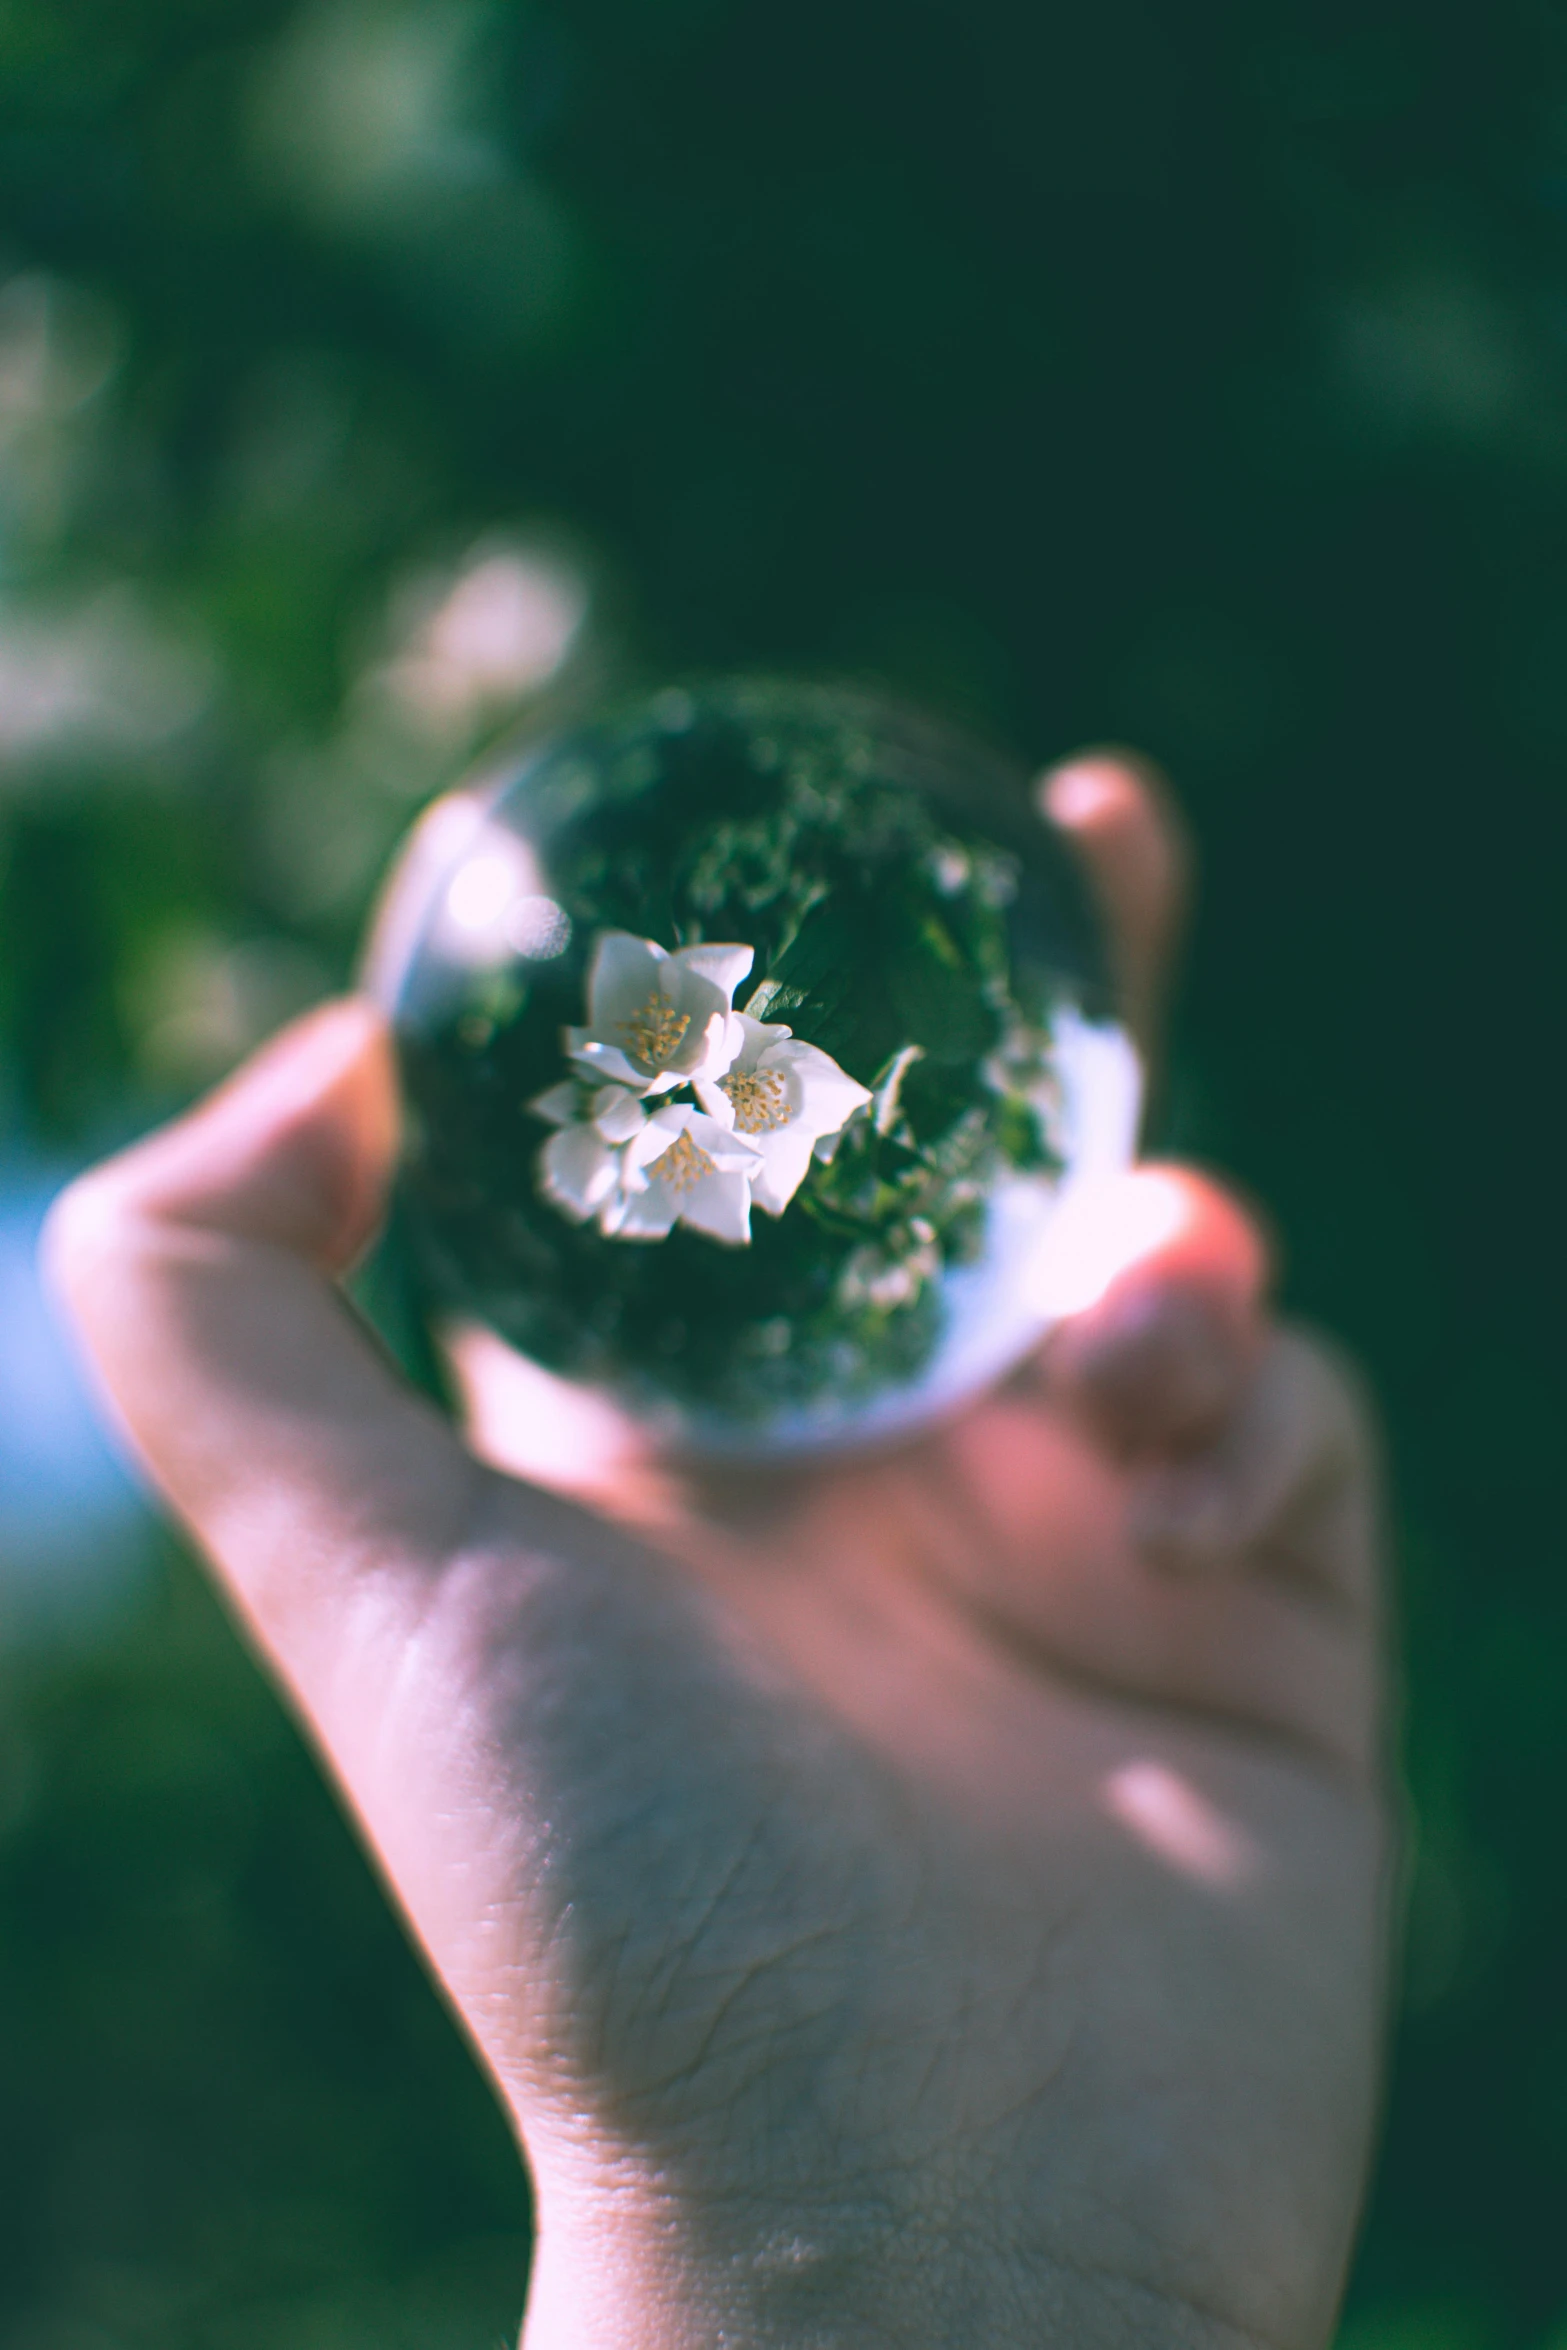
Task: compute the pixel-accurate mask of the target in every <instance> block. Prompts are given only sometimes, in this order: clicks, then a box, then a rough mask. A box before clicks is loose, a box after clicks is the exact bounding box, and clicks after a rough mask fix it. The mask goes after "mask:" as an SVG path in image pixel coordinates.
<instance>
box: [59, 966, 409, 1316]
mask: <svg viewBox="0 0 1567 2350" xmlns="http://www.w3.org/2000/svg"><path fill="white" fill-rule="evenodd" d="M396 1147H397V1089H396V1081H395V1074H394V1069H393V1061H392V1050H391V1041H390V1037H389V1034H388V1031H387V1026H386V1021H385V1018H384V1015H383V1014H382V1013H381V1012H380V1011H379V1009H378V1008H377V1007H376V1006H375V1005H374V1004H372V1003H371V1002H369V1001H368V999H366V998H365V997H362V996H347V997H342V998H339V999H336V1000H334V1001H333V1002H331V1003H327V1004H323V1005H320V1006H318V1007H317V1008H316V1009H315V1010H314V1011H311V1012H307V1013H306V1014H305V1015H304V1016H303V1017H302V1018H301V1019H299V1020H296V1021H294V1022H292V1023H291V1024H290V1026H289V1027H287V1028H285V1029H284V1030H282V1031H281V1033H280V1034H279V1035H277V1036H275V1037H273V1038H272V1039H271V1040H270V1041H269V1042H268V1043H267V1044H265V1045H263V1046H262V1048H261V1049H260V1051H259V1052H257V1053H255V1054H253V1055H252V1056H251V1058H250V1059H249V1060H248V1061H246V1062H244V1063H243V1064H242V1065H241V1066H240V1068H238V1069H237V1070H235V1071H234V1073H233V1074H232V1075H231V1076H230V1077H228V1078H226V1079H225V1080H224V1082H223V1083H222V1084H221V1085H220V1086H219V1087H218V1088H217V1089H216V1090H215V1091H214V1092H213V1093H211V1094H210V1095H208V1097H207V1098H206V1099H205V1100H204V1101H202V1102H200V1103H198V1104H197V1105H196V1107H195V1108H194V1109H193V1110H191V1111H189V1112H188V1113H187V1114H186V1115H185V1116H184V1117H182V1118H179V1119H176V1120H175V1121H174V1122H173V1123H172V1124H171V1125H169V1126H166V1127H163V1128H161V1129H160V1130H159V1131H158V1132H157V1133H155V1134H153V1135H150V1136H149V1137H147V1139H146V1140H145V1141H143V1142H140V1143H137V1144H135V1145H133V1147H132V1148H131V1149H129V1150H127V1151H124V1152H122V1153H120V1154H119V1156H118V1157H116V1158H114V1159H110V1160H108V1161H106V1162H105V1163H104V1164H103V1165H102V1166H100V1167H96V1168H92V1169H89V1171H88V1173H87V1174H86V1175H84V1176H82V1177H80V1178H79V1179H78V1180H77V1181H76V1182H75V1183H74V1184H72V1185H71V1186H70V1188H69V1189H68V1190H67V1191H66V1192H65V1193H63V1194H62V1195H61V1197H60V1199H59V1200H58V1201H57V1202H56V1203H55V1207H54V1210H53V1212H52V1213H51V1215H50V1217H49V1220H48V1224H47V1226H46V1229H45V1235H44V1256H45V1262H46V1266H47V1269H48V1271H49V1274H50V1277H51V1279H52V1280H53V1282H54V1284H55V1286H56V1287H57V1288H59V1289H60V1290H61V1291H62V1292H63V1293H64V1294H65V1295H66V1297H67V1298H69V1299H76V1298H79V1297H80V1295H81V1293H82V1291H83V1288H84V1285H87V1284H90V1282H91V1280H92V1277H93V1275H92V1268H93V1266H94V1265H95V1264H98V1263H100V1262H101V1261H102V1259H103V1257H104V1255H105V1252H106V1251H107V1252H109V1253H110V1254H112V1253H113V1252H114V1250H115V1249H116V1248H118V1247H120V1246H123V1245H124V1244H125V1242H126V1238H127V1235H128V1232H129V1230H130V1229H131V1228H134V1227H135V1226H137V1225H139V1224H140V1225H146V1224H161V1225H171V1224H181V1223H183V1224H188V1225H196V1226H201V1227H204V1228H206V1229H209V1230H217V1231H225V1230H226V1231H229V1232H232V1233H233V1234H235V1235H237V1236H242V1237H244V1238H246V1239H254V1240H266V1241H274V1242H277V1243H278V1244H280V1245H281V1246H284V1247H286V1248H289V1249H290V1250H292V1251H293V1252H294V1253H296V1254H298V1255H300V1256H302V1257H304V1258H306V1259H307V1260H309V1261H310V1262H311V1263H312V1264H315V1265H317V1266H318V1267H320V1268H321V1269H323V1270H325V1271H329V1272H334V1273H335V1272H340V1271H342V1270H343V1269H344V1268H345V1267H346V1266H347V1265H348V1264H350V1263H351V1262H352V1261H353V1259H354V1257H355V1256H356V1255H358V1253H359V1252H360V1250H361V1249H362V1248H363V1247H364V1246H365V1244H366V1242H367V1241H368V1240H369V1238H370V1236H371V1234H372V1232H373V1231H374V1229H375V1226H376V1224H377V1222H378V1221H379V1218H380V1215H381V1210H382V1204H383V1200H384V1195H385V1189H386V1183H387V1178H388V1175H389V1173H390V1169H391V1164H392V1160H393V1157H394V1155H395V1152H396Z"/></svg>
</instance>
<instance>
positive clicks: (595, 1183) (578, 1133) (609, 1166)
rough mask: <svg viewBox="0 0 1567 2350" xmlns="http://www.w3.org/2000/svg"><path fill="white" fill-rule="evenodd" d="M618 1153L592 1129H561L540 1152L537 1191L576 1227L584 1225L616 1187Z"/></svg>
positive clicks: (587, 1127)
mask: <svg viewBox="0 0 1567 2350" xmlns="http://www.w3.org/2000/svg"><path fill="white" fill-rule="evenodd" d="M618 1171H619V1161H618V1157H617V1154H616V1153H615V1152H614V1151H612V1150H611V1149H610V1148H609V1146H608V1144H607V1143H605V1142H603V1141H602V1140H601V1139H600V1137H599V1136H598V1135H597V1134H595V1133H594V1131H593V1129H592V1127H591V1126H563V1127H562V1128H561V1130H560V1132H559V1133H558V1134H552V1135H551V1136H550V1138H549V1141H548V1142H547V1143H546V1144H545V1145H544V1148H543V1150H542V1151H541V1152H540V1153H539V1189H540V1190H541V1191H542V1192H543V1194H544V1196H545V1198H546V1199H549V1200H553V1201H554V1203H555V1205H556V1207H558V1208H559V1209H560V1210H561V1213H562V1214H563V1215H567V1216H569V1217H570V1218H571V1219H572V1222H573V1223H575V1224H585V1223H586V1222H587V1220H588V1218H589V1217H590V1216H591V1215H592V1214H593V1212H594V1210H595V1209H596V1208H598V1207H599V1206H601V1205H602V1203H603V1202H604V1200H606V1199H607V1198H608V1197H609V1195H610V1193H611V1192H612V1191H613V1190H614V1188H615V1178H616V1175H617V1173H618Z"/></svg>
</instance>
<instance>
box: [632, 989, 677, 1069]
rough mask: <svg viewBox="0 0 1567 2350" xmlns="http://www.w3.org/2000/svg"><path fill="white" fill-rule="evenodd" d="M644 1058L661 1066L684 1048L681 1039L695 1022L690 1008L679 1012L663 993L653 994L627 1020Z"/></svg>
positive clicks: (637, 1048)
mask: <svg viewBox="0 0 1567 2350" xmlns="http://www.w3.org/2000/svg"><path fill="white" fill-rule="evenodd" d="M623 1025H624V1028H625V1032H626V1034H627V1035H628V1036H629V1037H630V1039H631V1041H632V1044H633V1045H634V1046H635V1047H636V1050H637V1054H638V1056H639V1058H640V1059H642V1060H644V1061H646V1063H647V1064H648V1067H649V1068H650V1069H660V1068H662V1067H663V1066H664V1063H665V1062H666V1061H669V1060H672V1059H673V1057H674V1055H675V1054H676V1053H677V1052H678V1051H679V1049H680V1039H681V1038H682V1037H683V1036H684V1035H685V1032H686V1030H687V1029H688V1028H689V1027H690V1025H691V1015H690V1013H689V1012H677V1011H676V1010H675V1007H674V1005H673V1004H672V1003H669V1002H668V1001H667V1000H666V999H665V998H664V997H663V996H661V995H650V996H649V997H648V999H647V1002H646V1003H645V1004H644V1005H643V1007H642V1009H641V1011H640V1012H633V1013H632V1015H631V1018H630V1019H629V1020H627V1021H625V1022H624V1023H623Z"/></svg>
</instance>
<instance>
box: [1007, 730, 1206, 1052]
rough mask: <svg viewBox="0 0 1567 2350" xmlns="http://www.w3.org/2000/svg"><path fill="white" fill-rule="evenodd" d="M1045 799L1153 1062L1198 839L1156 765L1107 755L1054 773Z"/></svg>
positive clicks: (1092, 754)
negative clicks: (1098, 918)
mask: <svg viewBox="0 0 1567 2350" xmlns="http://www.w3.org/2000/svg"><path fill="white" fill-rule="evenodd" d="M1038 800H1039V805H1040V808H1041V810H1042V811H1043V813H1044V815H1045V816H1046V817H1047V818H1048V819H1049V821H1050V822H1051V823H1052V824H1054V825H1055V827H1056V828H1057V830H1058V831H1059V832H1061V833H1063V834H1064V835H1065V836H1066V838H1067V840H1068V841H1069V842H1070V843H1071V846H1072V847H1073V849H1074V850H1075V851H1076V853H1077V856H1078V858H1079V859H1080V861H1081V863H1082V865H1083V867H1084V869H1085V870H1086V872H1087V875H1088V881H1089V887H1090V889H1091V891H1092V893H1093V896H1094V898H1095V900H1096V902H1097V904H1098V907H1099V911H1100V914H1101V915H1102V917H1103V920H1104V924H1105V928H1106V931H1107V933H1108V935H1109V941H1110V959H1111V967H1112V974H1113V977H1114V979H1115V982H1116V987H1117V992H1118V994H1119V997H1120V1000H1121V1005H1122V1009H1123V1012H1124V1015H1125V1018H1126V1021H1127V1025H1128V1026H1129V1027H1130V1029H1131V1031H1132V1033H1133V1035H1134V1036H1135V1037H1136V1039H1137V1041H1138V1043H1139V1044H1140V1045H1141V1046H1142V1048H1143V1051H1144V1053H1145V1055H1146V1056H1148V1057H1149V1058H1150V1059H1151V1058H1152V1057H1153V1054H1154V1051H1155V1048H1156V1046H1157V1043H1158V1031H1159V1026H1160V1012H1161V1008H1162V1005H1163V1000H1164V996H1165V992H1166V990H1167V988H1168V985H1169V980H1170V972H1171V966H1172V964H1173V962H1174V959H1175V954H1176V949H1177V947H1178V946H1179V943H1180V936H1181V930H1182V927H1183V924H1184V922H1185V917H1186V909H1187V904H1188V900H1189V898H1190V895H1191V877H1192V853H1191V843H1190V838H1189V836H1188V834H1187V831H1186V827H1185V825H1184V824H1183V823H1182V821H1181V818H1180V814H1179V812H1178V810H1177V808H1176V805H1175V799H1174V795H1173V794H1172V792H1171V790H1170V787H1169V785H1168V783H1167V782H1166V781H1165V779H1164V777H1163V775H1162V774H1161V773H1160V771H1159V770H1158V768H1157V767H1155V766H1154V765H1153V764H1152V763H1151V761H1148V760H1146V759H1141V758H1139V757H1138V756H1137V755H1136V753H1134V752H1131V751H1123V750H1117V749H1105V750H1090V751H1080V752H1078V753H1077V754H1076V755H1075V756H1074V757H1072V758H1070V759H1067V760H1063V761H1062V762H1061V763H1060V764H1058V765H1057V766H1054V767H1051V768H1048V769H1047V770H1046V772H1045V773H1044V774H1043V775H1042V776H1041V777H1040V779H1039V784H1038Z"/></svg>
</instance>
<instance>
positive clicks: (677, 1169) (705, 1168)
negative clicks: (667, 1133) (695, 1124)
mask: <svg viewBox="0 0 1567 2350" xmlns="http://www.w3.org/2000/svg"><path fill="white" fill-rule="evenodd" d="M714 1172H715V1170H714V1166H713V1162H712V1160H711V1159H710V1158H709V1157H708V1155H707V1153H706V1151H705V1150H703V1148H702V1146H701V1144H700V1143H695V1142H693V1141H692V1140H691V1136H690V1133H689V1131H688V1130H687V1129H686V1128H685V1127H682V1128H681V1130H680V1132H679V1133H678V1134H677V1135H676V1136H675V1139H674V1141H673V1142H672V1143H671V1144H670V1146H669V1148H668V1150H667V1151H662V1152H660V1154H659V1156H658V1157H657V1158H656V1159H655V1160H654V1161H653V1163H652V1165H651V1166H650V1167H649V1168H648V1173H649V1175H656V1176H657V1177H658V1178H659V1181H660V1182H662V1183H667V1184H668V1185H669V1187H670V1189H671V1191H689V1190H690V1189H691V1186H692V1184H693V1183H700V1182H701V1180H702V1178H703V1176H704V1175H711V1174H713V1173H714Z"/></svg>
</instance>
